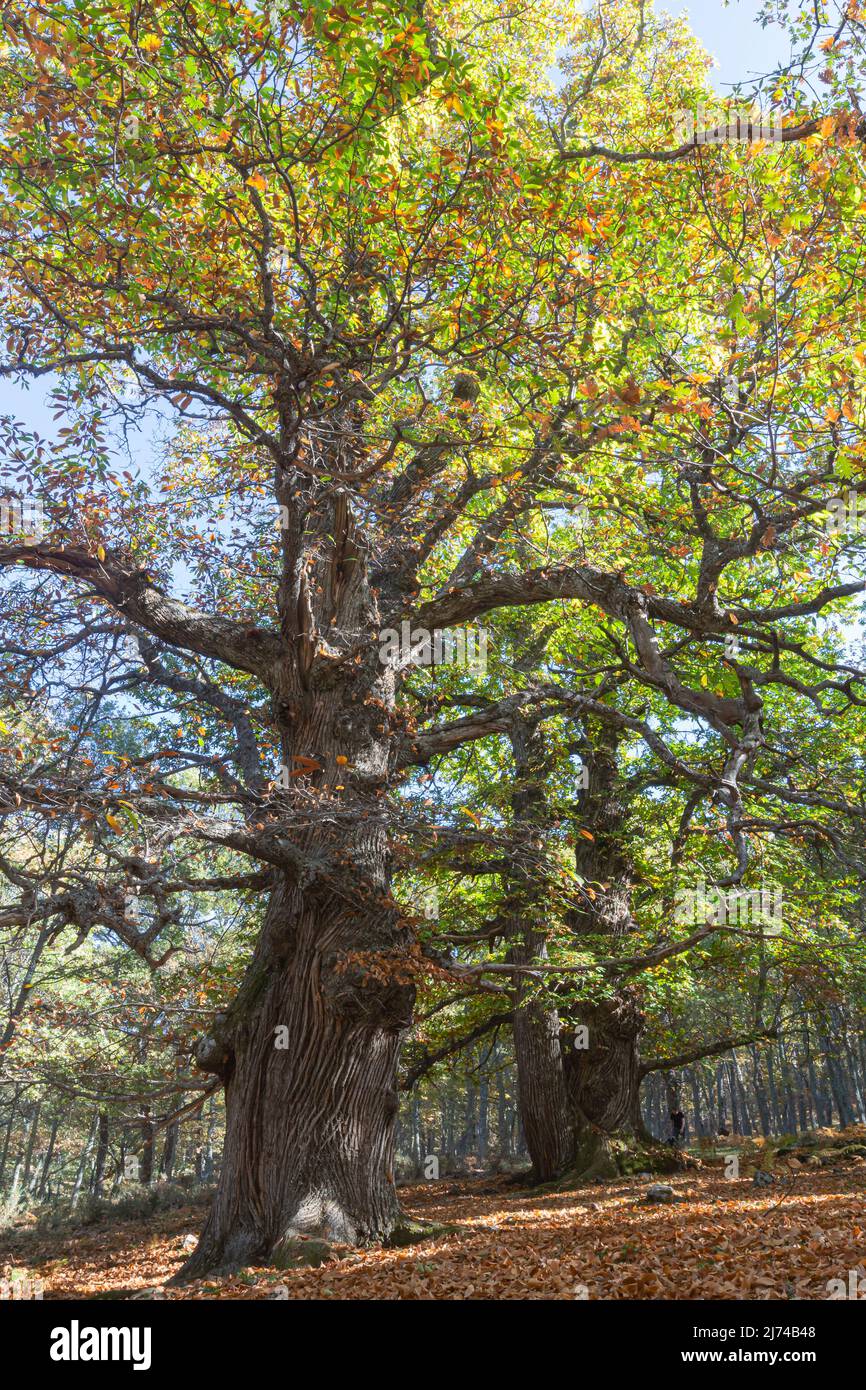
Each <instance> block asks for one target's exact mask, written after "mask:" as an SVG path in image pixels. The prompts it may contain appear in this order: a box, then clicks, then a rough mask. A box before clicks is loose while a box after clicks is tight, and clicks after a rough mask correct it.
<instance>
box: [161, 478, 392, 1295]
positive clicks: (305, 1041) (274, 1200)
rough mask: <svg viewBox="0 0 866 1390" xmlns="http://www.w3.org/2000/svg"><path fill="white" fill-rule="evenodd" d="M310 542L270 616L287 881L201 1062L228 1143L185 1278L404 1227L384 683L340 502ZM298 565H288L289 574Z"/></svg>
mask: <svg viewBox="0 0 866 1390" xmlns="http://www.w3.org/2000/svg"><path fill="white" fill-rule="evenodd" d="M316 526H317V528H318V529H317V530H314V531H313V532H312V533H311V534H310V535H305V534H302V532H301V531H299V532H298V534H297V535H293V534H292V533H290V534H289V536H288V539H287V541H286V546H287V561H286V565H287V580H286V583H287V592H286V591H284V592H283V593H282V595H281V610H282V613H283V620H284V621H283V627H284V632H285V634H286V636H287V637H288V639H289V645H290V650H291V652H292V653H293V656H294V659H293V660H292V661H291V662H289V663H288V664H287V667H286V669H285V671H284V672H283V674H282V685H281V687H280V688H279V689H278V690H277V692H276V693H275V696H274V699H273V708H274V712H275V719H276V723H277V725H278V728H279V731H280V739H281V746H282V756H283V766H284V769H285V770H286V773H287V776H286V780H285V787H286V790H285V795H284V797H283V798H275V801H276V802H277V804H276V805H275V807H274V812H273V814H274V818H275V823H276V824H277V825H279V824H280V822H281V820H283V819H285V820H291V818H292V817H294V818H295V820H297V819H298V817H299V816H300V817H301V819H302V823H303V825H304V828H303V829H302V830H300V831H299V830H298V829H294V830H293V832H292V836H291V840H292V845H293V855H294V857H295V859H297V860H299V861H300V863H301V865H302V867H300V868H297V867H296V868H295V869H293V870H292V872H288V871H287V872H286V873H285V874H283V875H282V876H281V878H280V880H279V882H278V884H277V886H276V888H275V889H274V890H273V892H272V893H271V895H270V898H269V901H268V905H267V910H266V913H265V919H264V924H263V927H262V930H261V933H260V936H259V940H258V942H257V945H256V949H255V952H254V955H253V959H252V961H251V964H250V967H249V970H248V972H247V975H246V977H245V980H244V982H243V984H242V986H241V989H240V991H239V993H238V995H237V997H236V998H235V1000H234V1001H233V1002H232V1003H231V1004H230V1006H229V1008H228V1009H227V1011H226V1013H225V1014H224V1015H223V1016H220V1017H218V1018H217V1020H216V1022H215V1026H214V1028H213V1031H212V1034H211V1036H209V1037H208V1038H206V1039H204V1041H203V1042H202V1043H201V1044H200V1046H199V1048H198V1052H197V1060H198V1063H199V1065H200V1066H201V1067H203V1068H204V1069H206V1070H210V1071H212V1072H215V1073H216V1074H217V1075H219V1076H220V1077H221V1078H222V1080H223V1082H224V1084H225V1088H226V1136H225V1146H224V1151H223V1160H222V1169H221V1173H220V1179H219V1184H218V1189H217V1193H216V1197H215V1200H214V1204H213V1208H212V1210H211V1213H210V1216H209V1218H208V1221H207V1224H206V1226H205V1229H204V1231H203V1233H202V1236H201V1240H200V1243H199V1246H198V1248H197V1250H196V1251H195V1252H194V1253H193V1255H192V1257H191V1258H190V1260H189V1261H188V1263H187V1264H186V1266H185V1267H184V1269H183V1270H182V1271H181V1275H180V1277H181V1278H184V1279H185V1278H191V1277H195V1276H197V1275H200V1274H202V1273H204V1272H206V1271H209V1270H211V1269H214V1268H232V1267H237V1266H239V1265H243V1264H247V1263H250V1262H256V1263H274V1264H277V1265H279V1264H280V1263H282V1262H284V1261H285V1260H287V1259H288V1258H290V1254H291V1249H292V1241H293V1239H294V1238H295V1237H297V1236H298V1235H315V1236H318V1237H321V1238H324V1239H329V1240H337V1241H347V1242H351V1243H353V1244H360V1245H364V1244H369V1243H373V1242H379V1241H387V1240H389V1239H391V1238H396V1237H397V1235H398V1230H399V1229H401V1228H402V1226H403V1224H404V1221H403V1218H402V1217H401V1213H400V1208H399V1204H398V1201H397V1193H396V1188H395V1183H394V1138H395V1131H396V1120H397V1111H398V1088H397V1054H398V1049H399V1046H400V1041H401V1038H402V1035H403V1034H404V1032H405V1031H406V1030H407V1029H408V1027H409V1026H410V1024H411V1018H412V1007H413V1003H414V987H413V976H412V974H411V966H410V965H409V964H408V963H407V962H408V960H409V957H408V955H407V952H408V951H409V948H410V947H411V946H412V940H413V938H412V932H411V928H410V926H409V925H408V924H407V922H406V920H405V919H404V917H403V916H402V914H401V912H400V909H399V906H398V905H397V904H396V903H395V902H394V901H393V899H392V898H391V896H390V868H391V851H390V847H389V831H388V810H387V807H386V805H385V802H384V798H383V795H382V789H383V788H384V786H385V784H386V780H387V776H388V768H389V754H390V746H389V741H388V740H389V735H390V732H391V730H390V711H391V710H392V709H393V697H394V686H395V675H394V671H393V669H391V668H390V667H388V666H387V665H386V664H383V662H382V660H381V658H380V653H379V643H378V641H377V637H376V634H377V631H378V628H379V617H378V610H377V606H376V603H375V601H374V598H373V596H372V595H371V592H370V590H369V588H368V587H367V581H366V575H365V573H364V566H363V564H362V563H361V562H360V556H359V552H358V550H357V549H356V548H355V546H354V540H353V535H352V527H351V521H350V518H349V516H348V512H347V509H346V506H345V504H344V502H343V501H342V500H341V499H340V498H339V497H338V499H337V501H336V503H335V504H334V510H333V514H332V515H331V516H329V517H321V518H318V519H317V522H316ZM298 554H302V555H305V556H306V558H305V559H304V561H303V563H293V562H291V557H292V556H296V555H298ZM335 618H336V620H337V621H336V622H334V619H335ZM335 629H336V630H340V631H342V633H343V634H349V637H350V638H351V639H352V640H353V642H354V645H355V646H356V647H357V649H358V651H359V653H360V655H359V658H358V660H357V662H356V661H352V662H351V663H348V662H346V663H345V664H344V666H343V668H342V672H341V676H340V679H339V680H336V679H334V680H332V679H331V670H332V669H333V665H334V662H335V660H337V659H339V653H336V652H334V651H333V650H332V649H329V648H326V647H325V643H324V640H323V638H322V636H321V634H322V633H328V634H331V633H333V632H334V630H335ZM338 759H339V761H338Z"/></svg>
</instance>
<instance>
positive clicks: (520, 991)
mask: <svg viewBox="0 0 866 1390" xmlns="http://www.w3.org/2000/svg"><path fill="white" fill-rule="evenodd" d="M510 739H511V748H512V754H513V757H514V789H513V792H512V813H513V826H514V830H515V838H516V841H517V845H518V851H517V856H516V858H515V863H514V865H513V868H512V872H511V875H510V876H509V879H508V881H507V892H508V897H509V903H508V910H507V921H508V937H509V939H510V942H511V945H510V947H509V951H508V960H509V962H510V963H511V964H514V965H529V964H531V963H532V962H533V961H535V960H539V959H542V958H543V957H544V956H545V955H546V954H547V951H546V944H545V943H546V914H545V898H546V895H545V891H544V876H543V874H540V873H539V872H538V870H539V866H540V864H541V863H542V862H543V849H544V839H543V832H544V830H545V828H546V824H545V822H546V819H547V809H546V799H545V788H544V776H545V771H546V770H547V767H548V759H547V757H546V754H545V737H544V733H543V731H542V729H541V727H540V725H539V722H538V720H533V719H531V718H528V717H525V716H523V715H520V714H518V715H516V716H515V718H514V720H513V721H512V725H511V729H510ZM533 989H534V986H533V985H532V984H528V983H527V977H526V975H523V974H521V975H517V976H516V983H515V986H514V992H513V1013H512V1031H513V1037H514V1055H515V1061H516V1064H517V1087H518V1103H519V1107H520V1120H521V1124H522V1126H523V1133H524V1136H525V1139H526V1146H527V1148H528V1149H529V1156H530V1158H531V1159H532V1172H531V1174H530V1181H533V1182H538V1183H542V1182H550V1181H551V1180H552V1179H554V1178H556V1177H558V1176H559V1175H560V1174H561V1173H563V1172H564V1171H566V1170H567V1169H568V1168H569V1167H570V1166H571V1164H572V1162H573V1159H574V1154H575V1128H574V1115H573V1114H572V1110H571V1104H570V1100H569V1095H568V1090H567V1087H566V1081H565V1071H564V1066H563V1055H562V1043H561V1040H560V1022H559V1014H558V1012H557V1009H556V1007H555V1005H554V1004H551V1003H548V1002H545V1001H544V1000H540V999H537V998H534V997H533Z"/></svg>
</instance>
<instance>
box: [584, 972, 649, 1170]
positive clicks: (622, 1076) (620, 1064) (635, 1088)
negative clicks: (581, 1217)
mask: <svg viewBox="0 0 866 1390" xmlns="http://www.w3.org/2000/svg"><path fill="white" fill-rule="evenodd" d="M580 1017H581V1023H582V1024H583V1026H584V1027H586V1029H587V1034H588V1037H587V1042H588V1046H587V1047H586V1048H574V1047H566V1048H565V1049H564V1059H565V1077H566V1085H567V1088H568V1098H569V1105H570V1109H571V1111H572V1113H573V1114H574V1116H575V1117H576V1119H575V1123H576V1150H577V1156H576V1163H575V1169H576V1171H577V1172H579V1173H580V1174H581V1175H582V1176H584V1177H605V1176H613V1175H614V1174H615V1172H616V1165H615V1163H614V1161H613V1159H612V1157H611V1150H610V1140H611V1138H612V1136H613V1135H615V1134H620V1133H622V1134H633V1135H635V1136H636V1137H637V1138H639V1139H643V1140H646V1138H647V1137H648V1136H647V1135H646V1132H645V1129H644V1125H643V1122H642V1120H641V1118H640V1083H641V1068H640V1056H639V1052H638V1042H639V1039H640V1035H641V1033H642V1031H643V1026H644V1015H643V1013H642V1011H641V1009H640V1007H639V1005H638V1002H637V998H636V996H635V994H634V993H633V992H632V991H630V990H627V989H624V990H621V991H620V992H619V993H618V994H616V995H615V996H614V997H613V998H612V999H610V1000H602V1001H601V1002H600V1003H598V1004H596V1005H594V1006H591V1007H584V1008H583V1009H582V1010H581V1015H580Z"/></svg>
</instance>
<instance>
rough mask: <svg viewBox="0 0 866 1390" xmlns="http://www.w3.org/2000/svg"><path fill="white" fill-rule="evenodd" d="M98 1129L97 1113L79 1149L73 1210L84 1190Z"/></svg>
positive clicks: (73, 1193) (73, 1186) (73, 1190)
mask: <svg viewBox="0 0 866 1390" xmlns="http://www.w3.org/2000/svg"><path fill="white" fill-rule="evenodd" d="M98 1129H99V1115H98V1114H97V1115H94V1117H93V1124H92V1125H91V1126H90V1132H89V1134H88V1136H87V1140H86V1141H85V1144H84V1148H83V1149H82V1150H81V1157H80V1158H79V1160H78V1169H77V1171H76V1173H75V1181H74V1183H73V1184H72V1199H71V1200H72V1210H73V1211H74V1210H75V1208H76V1207H77V1206H78V1203H79V1200H80V1198H81V1193H82V1192H83V1190H84V1178H85V1175H86V1173H87V1165H88V1163H89V1162H90V1155H91V1154H92V1152H93V1146H94V1144H95V1143H96V1135H97V1131H98Z"/></svg>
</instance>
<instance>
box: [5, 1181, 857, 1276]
mask: <svg viewBox="0 0 866 1390" xmlns="http://www.w3.org/2000/svg"><path fill="white" fill-rule="evenodd" d="M661 1181H667V1182H670V1184H671V1186H672V1187H673V1191H674V1194H675V1197H676V1198H677V1199H678V1200H676V1201H673V1202H671V1201H664V1202H659V1203H654V1202H648V1201H647V1200H646V1193H647V1191H648V1189H649V1187H650V1186H651V1182H650V1181H649V1180H647V1179H646V1178H628V1179H621V1180H618V1181H613V1182H608V1183H604V1184H593V1185H591V1186H587V1187H583V1188H581V1189H578V1190H576V1191H573V1192H567V1193H557V1194H545V1195H532V1194H530V1193H527V1192H526V1191H521V1190H519V1189H516V1188H515V1187H514V1184H513V1182H511V1183H509V1182H508V1180H507V1179H504V1178H495V1177H489V1176H488V1177H481V1178H471V1179H465V1180H448V1179H445V1180H443V1181H441V1182H437V1183H433V1182H431V1183H425V1184H421V1185H418V1186H414V1187H407V1188H403V1189H402V1190H401V1197H402V1201H403V1205H404V1207H405V1208H406V1210H407V1211H408V1212H410V1213H411V1214H412V1215H413V1216H417V1217H421V1218H424V1219H427V1220H433V1221H439V1222H447V1223H455V1222H456V1223H459V1225H460V1229H459V1231H456V1232H453V1233H451V1234H447V1235H441V1236H438V1237H436V1238H433V1239H429V1240H425V1241H423V1242H421V1243H420V1244H416V1245H412V1246H408V1247H404V1248H402V1249H396V1250H378V1249H377V1250H368V1251H361V1252H359V1251H355V1250H348V1249H346V1250H340V1249H339V1248H337V1253H338V1254H340V1255H341V1256H342V1258H339V1259H333V1260H330V1261H329V1262H328V1263H326V1264H323V1265H321V1266H319V1267H318V1268H312V1269H310V1268H303V1269H299V1270H293V1271H290V1272H285V1273H278V1272H276V1271H274V1270H272V1269H260V1270H256V1269H252V1270H248V1271H245V1272H244V1273H243V1274H241V1275H239V1276H235V1277H231V1278H212V1279H210V1280H202V1281H196V1282H195V1283H192V1284H189V1285H187V1286H185V1287H183V1288H165V1284H166V1281H167V1280H168V1279H170V1278H171V1276H172V1275H173V1274H174V1273H175V1272H176V1270H177V1269H179V1267H180V1265H181V1264H182V1263H183V1260H184V1258H185V1256H186V1253H187V1250H188V1248H189V1246H190V1244H191V1242H192V1238H193V1236H194V1235H195V1233H196V1232H197V1231H198V1229H199V1228H200V1226H201V1223H202V1220H203V1216H204V1212H203V1209H202V1208H201V1207H200V1206H199V1207H188V1208H181V1209H178V1210H175V1211H171V1212H166V1213H163V1214H158V1215H156V1216H152V1217H149V1218H148V1219H147V1220H146V1221H141V1220H128V1221H114V1222H112V1223H111V1224H110V1225H109V1224H101V1225H97V1226H89V1227H82V1228H80V1229H77V1230H71V1231H63V1232H61V1233H51V1234H41V1233H39V1232H37V1231H35V1230H26V1229H19V1230H16V1231H15V1232H14V1233H13V1234H12V1235H11V1236H10V1235H9V1234H8V1233H7V1235H6V1236H5V1237H4V1238H3V1239H2V1240H0V1273H3V1272H4V1267H5V1272H6V1274H7V1277H8V1274H9V1270H10V1268H14V1269H15V1270H16V1271H18V1275H17V1277H19V1278H20V1277H21V1275H22V1274H23V1275H25V1276H28V1275H29V1276H30V1277H31V1278H32V1279H37V1278H38V1279H41V1280H42V1283H43V1286H44V1298H46V1299H58V1298H76V1299H92V1298H117V1299H126V1298H135V1297H137V1298H147V1297H151V1298H153V1297H157V1298H165V1299H171V1300H179V1301H180V1300H186V1299H213V1298H229V1299H257V1298H286V1297H288V1298H290V1299H298V1298H300V1299H392V1298H393V1299H467V1298H474V1299H522V1298H530V1299H574V1298H581V1299H583V1298H589V1299H620V1298H651V1299H704V1298H723V1299H785V1298H809V1299H827V1298H828V1297H829V1293H828V1281H829V1280H832V1279H842V1280H847V1278H848V1271H849V1270H852V1269H856V1270H859V1272H860V1274H861V1275H866V1268H864V1265H866V1233H864V1226H866V1217H864V1195H866V1161H864V1160H863V1159H860V1160H859V1161H857V1162H855V1163H853V1164H851V1165H848V1166H846V1167H845V1168H844V1169H840V1168H836V1169H834V1170H832V1171H803V1172H800V1173H797V1174H796V1175H795V1176H793V1177H785V1178H783V1179H782V1180H780V1181H779V1182H778V1183H777V1184H774V1185H773V1186H768V1187H755V1186H754V1185H753V1184H752V1181H751V1180H750V1179H749V1178H740V1179H737V1180H731V1181H728V1180H726V1179H725V1178H724V1176H723V1175H722V1174H721V1172H719V1171H718V1170H712V1171H710V1170H701V1171H700V1172H698V1173H690V1174H687V1175H683V1176H678V1177H674V1178H672V1179H664V1180H661ZM680 1199H682V1200H680Z"/></svg>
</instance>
